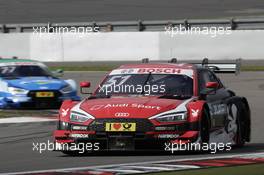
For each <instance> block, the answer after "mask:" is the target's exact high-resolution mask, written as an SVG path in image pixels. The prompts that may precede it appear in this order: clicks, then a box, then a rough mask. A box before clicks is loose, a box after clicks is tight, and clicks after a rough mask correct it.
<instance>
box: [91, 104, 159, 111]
mask: <svg viewBox="0 0 264 175" xmlns="http://www.w3.org/2000/svg"><path fill="white" fill-rule="evenodd" d="M128 107H130V108H138V109H155V110H161V107H160V106H155V105H144V104H138V103H132V104H128V103H115V104H106V105H94V106H92V107H91V108H90V109H89V110H91V111H95V110H99V109H108V108H128Z"/></svg>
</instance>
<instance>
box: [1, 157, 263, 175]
mask: <svg viewBox="0 0 264 175" xmlns="http://www.w3.org/2000/svg"><path fill="white" fill-rule="evenodd" d="M254 156H255V157H264V152H260V153H245V154H241V153H237V154H229V155H223V156H216V155H215V156H207V157H198V158H184V159H176V160H161V161H146V162H138V163H124V164H110V165H99V166H87V167H75V168H62V169H49V170H37V171H23V172H12V173H0V175H4V174H7V175H13V174H30V173H44V172H45V173H48V172H69V171H81V170H87V169H105V168H107V167H113V166H130V165H131V166H134V165H142V164H155V163H169V162H181V161H190V160H194V161H195V160H205V159H206V160H208V159H209V160H210V159H216V158H218V159H219V158H232V157H251V158H254Z"/></svg>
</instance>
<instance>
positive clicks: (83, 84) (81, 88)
mask: <svg viewBox="0 0 264 175" xmlns="http://www.w3.org/2000/svg"><path fill="white" fill-rule="evenodd" d="M89 87H91V83H90V82H89V81H82V82H80V91H81V93H82V94H91V93H90V92H85V91H84V89H85V88H89Z"/></svg>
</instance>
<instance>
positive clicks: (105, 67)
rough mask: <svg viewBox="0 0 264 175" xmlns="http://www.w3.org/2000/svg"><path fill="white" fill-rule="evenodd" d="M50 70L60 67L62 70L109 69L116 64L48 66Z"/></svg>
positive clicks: (113, 67)
mask: <svg viewBox="0 0 264 175" xmlns="http://www.w3.org/2000/svg"><path fill="white" fill-rule="evenodd" d="M49 68H50V70H52V71H55V70H57V69H62V70H64V71H111V70H113V69H115V68H117V66H116V65H109V66H107V65H106V66H74V67H73V66H50V67H49Z"/></svg>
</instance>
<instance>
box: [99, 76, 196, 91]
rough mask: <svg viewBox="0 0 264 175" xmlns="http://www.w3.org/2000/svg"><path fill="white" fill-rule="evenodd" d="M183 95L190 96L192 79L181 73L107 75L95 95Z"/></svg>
mask: <svg viewBox="0 0 264 175" xmlns="http://www.w3.org/2000/svg"><path fill="white" fill-rule="evenodd" d="M113 94H127V95H129V94H131V95H136V94H138V95H140V94H142V95H164V94H169V95H184V96H192V94H193V79H192V78H190V77H189V76H187V75H181V74H152V73H148V74H119V75H109V76H108V77H107V78H106V79H105V81H104V82H103V83H102V84H101V85H100V86H99V88H98V89H97V91H96V95H113Z"/></svg>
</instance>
